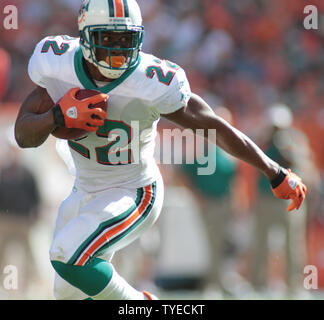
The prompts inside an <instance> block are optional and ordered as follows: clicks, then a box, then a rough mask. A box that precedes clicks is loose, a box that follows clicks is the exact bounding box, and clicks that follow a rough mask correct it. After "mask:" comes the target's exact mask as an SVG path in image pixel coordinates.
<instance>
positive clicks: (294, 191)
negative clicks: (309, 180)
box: [271, 168, 307, 211]
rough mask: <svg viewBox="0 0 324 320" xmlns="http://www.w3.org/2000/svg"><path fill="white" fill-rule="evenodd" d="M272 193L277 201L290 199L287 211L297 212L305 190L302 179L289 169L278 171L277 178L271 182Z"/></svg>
mask: <svg viewBox="0 0 324 320" xmlns="http://www.w3.org/2000/svg"><path fill="white" fill-rule="evenodd" d="M271 186H272V192H273V194H274V195H275V196H276V197H277V198H279V199H286V200H288V199H291V200H292V202H291V203H290V205H289V206H288V208H287V211H292V210H294V209H296V210H298V209H299V208H300V206H301V204H302V203H303V201H304V199H305V196H306V192H307V188H306V186H305V185H304V184H303V182H302V179H301V178H300V177H298V176H297V175H296V174H295V173H293V172H291V170H290V169H287V170H286V169H283V168H281V169H280V173H279V174H278V176H277V177H276V178H275V179H274V180H272V181H271Z"/></svg>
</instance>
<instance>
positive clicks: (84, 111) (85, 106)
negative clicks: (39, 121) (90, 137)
mask: <svg viewBox="0 0 324 320" xmlns="http://www.w3.org/2000/svg"><path fill="white" fill-rule="evenodd" d="M79 90H80V88H72V89H70V90H69V91H68V92H67V93H66V94H65V95H64V96H63V97H62V98H61V99H60V100H59V101H58V102H57V104H56V106H55V107H54V108H53V114H54V122H55V124H56V125H57V126H59V127H65V128H78V129H84V130H86V131H97V129H98V127H100V126H102V125H103V124H104V119H105V118H106V112H105V111H104V110H102V109H101V108H94V107H93V105H95V104H96V103H100V102H103V101H104V102H106V101H107V99H108V95H106V94H102V93H98V94H97V95H94V96H91V97H89V98H85V99H82V100H78V99H77V98H76V97H75V95H76V93H77V92H78V91H79Z"/></svg>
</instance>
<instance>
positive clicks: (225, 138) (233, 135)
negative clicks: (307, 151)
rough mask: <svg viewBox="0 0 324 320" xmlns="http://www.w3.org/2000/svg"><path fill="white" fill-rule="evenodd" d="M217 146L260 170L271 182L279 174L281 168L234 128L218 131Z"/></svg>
mask: <svg viewBox="0 0 324 320" xmlns="http://www.w3.org/2000/svg"><path fill="white" fill-rule="evenodd" d="M217 144H218V145H219V146H220V147H221V148H222V149H224V150H225V151H226V152H228V153H229V154H231V155H232V156H234V157H236V158H238V159H240V160H243V161H245V162H247V163H249V164H250V165H252V166H254V167H255V168H256V169H258V170H260V171H261V172H262V173H264V174H265V175H266V176H267V178H268V179H269V180H273V179H274V178H275V177H276V176H277V175H278V173H279V169H280V166H279V165H278V164H277V163H276V162H275V161H273V160H271V159H270V158H269V157H268V156H267V155H266V154H265V153H264V152H263V151H262V150H261V149H260V148H259V147H258V146H257V145H256V144H255V143H254V142H253V141H252V140H251V139H250V138H248V137H247V136H246V135H245V134H244V133H242V132H240V131H239V130H237V129H235V128H233V127H232V126H226V127H223V128H221V129H220V130H218V131H217Z"/></svg>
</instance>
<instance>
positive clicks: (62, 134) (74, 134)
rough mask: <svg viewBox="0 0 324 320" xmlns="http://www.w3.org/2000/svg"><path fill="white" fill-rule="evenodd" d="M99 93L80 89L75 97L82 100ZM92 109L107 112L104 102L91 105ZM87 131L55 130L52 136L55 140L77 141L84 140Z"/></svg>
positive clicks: (74, 129)
mask: <svg viewBox="0 0 324 320" xmlns="http://www.w3.org/2000/svg"><path fill="white" fill-rule="evenodd" d="M98 93H100V92H99V91H97V90H88V89H80V90H79V91H78V92H77V93H76V95H75V97H76V98H77V99H78V100H82V99H85V98H89V97H92V96H94V95H96V94H98ZM93 107H94V108H101V109H102V110H104V111H106V110H107V103H106V102H104V101H103V102H99V103H96V104H95V105H93ZM88 133H89V132H88V131H86V130H83V129H77V128H62V127H60V128H57V129H55V130H54V131H53V132H52V135H53V136H54V137H56V138H60V139H66V140H77V139H81V138H84V137H86V136H87V135H88Z"/></svg>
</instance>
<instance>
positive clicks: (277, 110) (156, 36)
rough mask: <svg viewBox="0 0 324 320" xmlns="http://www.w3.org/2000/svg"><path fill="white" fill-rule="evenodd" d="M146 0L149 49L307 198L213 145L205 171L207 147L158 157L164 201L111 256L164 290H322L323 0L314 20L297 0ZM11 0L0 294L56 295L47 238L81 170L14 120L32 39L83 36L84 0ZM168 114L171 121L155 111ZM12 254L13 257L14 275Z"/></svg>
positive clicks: (260, 293)
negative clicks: (288, 174) (292, 206)
mask: <svg viewBox="0 0 324 320" xmlns="http://www.w3.org/2000/svg"><path fill="white" fill-rule="evenodd" d="M138 2H139V5H140V7H141V9H142V14H143V18H144V26H145V30H146V33H145V40H144V47H143V50H144V51H145V52H148V53H152V54H154V55H156V56H158V57H160V58H163V59H168V60H171V61H173V62H175V63H177V64H179V65H180V66H182V67H183V68H184V69H185V70H186V73H187V76H188V79H189V81H190V83H191V88H192V91H193V92H196V93H198V94H200V95H201V96H202V97H203V98H204V99H205V100H206V101H207V102H208V103H209V104H210V106H212V107H213V108H214V111H215V112H216V113H217V114H219V115H220V116H222V117H224V118H225V119H226V120H227V121H229V122H231V123H232V124H233V125H234V126H236V127H237V128H239V129H240V130H242V131H243V132H244V133H246V134H247V135H248V136H249V137H251V138H252V139H253V140H254V141H255V142H256V143H257V144H258V145H259V146H260V147H261V148H262V149H263V150H264V151H265V152H266V153H267V154H268V155H270V156H271V157H272V158H273V159H274V160H276V161H277V162H279V163H280V164H281V165H283V166H285V167H289V168H291V169H292V170H293V171H295V172H296V173H298V174H299V175H301V176H302V177H303V179H304V181H305V183H306V184H307V186H308V190H309V191H308V198H307V201H306V202H305V203H304V205H303V206H302V208H301V210H300V212H298V213H297V212H292V213H287V212H286V207H287V206H288V202H285V201H280V200H278V199H275V198H274V197H273V196H272V194H271V190H270V187H269V183H268V182H267V181H266V180H265V179H264V178H263V177H261V176H260V175H259V173H258V172H256V171H255V170H254V169H253V168H251V167H250V166H248V165H245V164H244V163H242V162H240V161H236V160H235V159H233V158H231V157H229V156H228V155H227V154H225V153H224V152H222V150H220V149H218V148H216V147H215V148H214V150H213V152H212V153H211V154H210V155H209V159H208V161H211V162H215V163H216V168H217V169H216V172H215V173H214V174H213V175H209V176H199V175H197V168H198V167H200V166H201V164H200V163H201V162H199V159H196V162H195V163H193V164H190V165H185V164H177V165H163V164H162V165H160V168H161V172H162V174H163V177H164V181H165V187H166V193H165V203H164V207H163V211H162V214H161V216H160V218H159V221H158V222H157V224H156V225H155V226H154V227H153V228H152V229H151V230H150V231H149V232H147V233H146V234H145V235H143V236H142V238H141V239H139V240H138V241H136V242H135V243H133V244H132V245H131V246H129V247H127V248H125V249H124V250H121V251H120V252H118V253H117V254H116V256H115V258H114V260H113V263H114V264H115V265H116V268H117V270H119V272H120V274H122V275H124V276H125V278H126V279H127V280H128V281H129V282H130V283H132V284H133V285H134V286H136V287H137V288H138V289H145V290H149V291H152V292H153V293H155V294H157V295H159V296H160V297H161V298H167V299H322V298H323V297H324V202H323V192H324V187H323V182H324V180H323V179H324V144H323V143H322V138H323V136H324V108H323V107H322V104H323V101H324V42H323V37H324V15H323V13H324V2H323V1H321V0H313V1H312V2H311V4H312V5H315V6H316V7H317V9H318V12H319V16H318V18H319V28H318V30H306V29H305V28H304V27H303V21H304V18H305V17H306V15H305V14H304V13H303V11H304V7H305V6H306V5H307V4H309V3H308V1H303V0H271V1H270V0H245V1H237V0H226V1H225V0H177V1H173V0H138ZM7 4H11V5H15V6H17V8H18V12H19V20H18V30H6V29H4V28H3V27H2V28H0V122H1V123H0V131H1V135H0V139H1V142H0V145H1V149H0V299H53V294H52V286H53V276H54V275H53V270H52V268H51V266H50V262H49V256H48V250H49V246H50V243H51V238H52V232H53V230H54V225H55V218H56V213H57V208H58V206H59V204H60V202H61V201H62V200H63V199H64V198H65V197H66V196H67V195H68V194H69V192H70V190H71V188H72V185H73V181H72V177H71V176H69V174H68V172H67V169H66V168H65V165H64V164H63V163H62V161H61V160H60V159H59V157H58V156H57V154H56V151H55V139H54V138H52V137H50V138H49V139H48V140H47V141H46V143H44V144H43V145H42V146H41V147H39V148H37V149H28V150H21V149H18V148H17V146H16V143H15V141H14V138H13V124H14V121H15V117H16V114H17V112H18V108H19V106H20V104H21V102H22V101H23V99H24V98H25V97H26V96H27V95H28V93H29V92H30V91H31V90H32V89H33V88H34V85H33V83H32V82H31V81H30V80H29V78H28V74H27V64H28V60H29V57H30V56H31V54H32V52H33V49H34V47H35V45H36V43H37V42H38V41H40V40H41V39H42V38H43V37H45V36H48V35H60V34H67V35H71V36H78V32H77V22H76V21H77V14H78V9H79V7H80V0H68V1H67V0H28V1H19V0H9V1H7V0H2V1H1V4H0V12H1V13H2V12H3V8H4V7H5V6H6V5H7ZM1 13H0V17H1ZM2 17H3V18H4V17H5V15H2ZM164 128H173V125H172V124H171V123H169V122H167V121H165V120H161V121H160V126H159V130H160V132H162V130H163V129H164ZM202 156H203V154H202ZM179 225H181V228H180V227H179ZM8 266H15V267H17V271H18V282H17V288H16V287H14V286H11V289H10V276H11V275H12V274H10V272H9V271H8V268H6V267H8ZM312 266H313V267H312ZM315 271H316V272H317V273H315ZM8 277H9V280H8ZM8 281H9V284H8ZM8 286H9V287H8ZM310 287H311V288H312V289H311V288H310ZM8 288H9V289H8Z"/></svg>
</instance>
